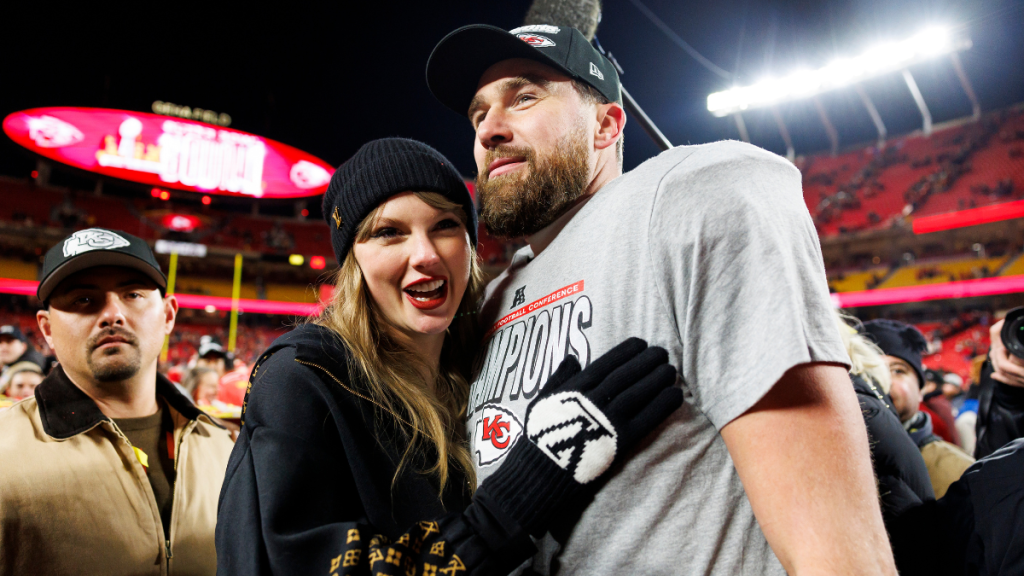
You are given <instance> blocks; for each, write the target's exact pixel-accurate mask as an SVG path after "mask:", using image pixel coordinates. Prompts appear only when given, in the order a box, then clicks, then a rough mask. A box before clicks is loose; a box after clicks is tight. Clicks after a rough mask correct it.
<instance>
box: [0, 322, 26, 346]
mask: <svg viewBox="0 0 1024 576" xmlns="http://www.w3.org/2000/svg"><path fill="white" fill-rule="evenodd" d="M0 336H9V337H11V338H14V339H15V340H21V341H22V342H27V340H25V335H24V334H22V333H21V328H18V327H17V326H15V325H13V324H7V325H6V326H0Z"/></svg>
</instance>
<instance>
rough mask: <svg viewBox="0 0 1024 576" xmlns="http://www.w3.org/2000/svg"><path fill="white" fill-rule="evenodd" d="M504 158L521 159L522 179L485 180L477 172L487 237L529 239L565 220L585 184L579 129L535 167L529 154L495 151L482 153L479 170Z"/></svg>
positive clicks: (521, 149)
mask: <svg viewBox="0 0 1024 576" xmlns="http://www.w3.org/2000/svg"><path fill="white" fill-rule="evenodd" d="M509 156H521V157H523V158H524V159H525V161H526V168H527V169H528V171H529V172H528V174H527V175H526V176H520V175H518V174H508V175H504V176H499V177H497V178H496V179H494V180H490V179H489V178H487V177H486V175H485V174H484V173H483V172H481V173H480V175H479V176H478V177H477V181H476V189H477V192H478V194H479V196H480V220H481V221H482V222H483V223H484V225H485V226H486V227H487V232H489V233H490V234H491V235H493V236H496V237H498V238H517V237H519V236H530V235H533V234H536V233H537V232H539V231H541V230H543V229H544V228H546V227H547V226H548V225H549V224H551V223H552V222H554V221H555V220H557V219H558V217H559V216H561V215H562V214H565V212H566V211H567V210H568V209H569V208H571V207H572V205H573V204H574V203H575V202H576V201H577V200H579V198H580V197H582V196H583V194H584V193H585V192H586V190H587V186H588V185H589V184H590V154H589V149H588V147H587V138H586V132H585V128H584V126H583V125H582V124H581V125H580V126H579V127H578V128H577V129H575V130H573V131H571V132H570V133H568V134H566V135H565V137H564V138H562V140H561V141H560V142H559V143H558V146H556V147H555V152H554V153H553V154H552V155H551V156H550V157H549V158H546V159H543V160H542V161H540V162H538V161H537V155H536V153H535V152H534V150H533V148H529V147H526V146H498V147H497V148H494V149H492V150H489V151H488V152H487V157H486V158H485V160H484V166H490V164H491V162H493V161H494V160H495V159H497V158H506V157H509Z"/></svg>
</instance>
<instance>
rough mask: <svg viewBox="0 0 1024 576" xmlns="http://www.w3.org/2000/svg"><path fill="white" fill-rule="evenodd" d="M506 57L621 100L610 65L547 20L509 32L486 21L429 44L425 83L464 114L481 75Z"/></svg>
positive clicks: (578, 35)
mask: <svg viewBox="0 0 1024 576" xmlns="http://www.w3.org/2000/svg"><path fill="white" fill-rule="evenodd" d="M510 58H526V59H528V60H535V61H537V62H540V63H541V64H545V65H547V66H550V67H552V68H554V69H556V70H558V71H559V72H562V73H563V74H566V75H567V76H569V77H571V78H574V79H576V80H579V81H581V82H583V83H585V84H589V85H590V86H593V87H594V88H595V89H596V90H597V91H598V92H600V93H601V94H602V95H603V96H604V97H605V98H607V99H608V100H609V101H611V102H622V87H621V85H620V84H619V73H618V72H617V71H616V70H615V66H614V65H613V64H612V63H611V62H610V61H609V60H608V59H607V58H605V57H604V56H603V55H602V54H601V53H600V52H598V51H597V49H596V48H594V47H593V46H592V45H591V44H590V42H588V41H587V39H586V37H585V36H583V33H582V32H580V31H579V30H577V29H575V28H570V27H568V26H555V25H552V24H534V25H531V26H521V27H519V28H515V29H513V30H510V31H508V32H506V31H505V30H502V29H501V28H498V27H496V26H488V25H486V24H472V25H470V26H463V27H462V28H459V29H458V30H456V31H454V32H452V33H451V34H448V35H447V36H445V37H444V38H443V39H442V40H441V41H440V42H438V44H437V46H435V47H434V51H433V52H432V53H431V54H430V59H428V60H427V86H428V87H430V91H431V92H432V93H433V94H434V97H436V98H437V99H438V100H440V101H441V103H442V104H444V105H445V106H447V107H448V108H451V109H452V110H454V111H455V112H457V113H458V114H461V115H465V114H466V112H467V111H468V110H469V103H470V102H472V101H473V96H474V95H475V94H476V89H477V86H478V85H479V84H480V77H481V76H483V74H484V72H486V71H487V69H488V68H490V67H491V66H493V65H495V64H497V63H498V62H501V61H502V60H508V59H510Z"/></svg>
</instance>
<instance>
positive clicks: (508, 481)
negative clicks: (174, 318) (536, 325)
mask: <svg viewBox="0 0 1024 576" xmlns="http://www.w3.org/2000/svg"><path fill="white" fill-rule="evenodd" d="M323 208H324V215H325V219H326V220H327V223H328V225H329V226H330V228H331V242H332V244H333V247H334V252H335V255H336V257H337V259H338V263H339V265H340V269H339V271H338V273H337V275H336V278H335V281H336V282H335V291H334V295H333V296H332V299H331V302H330V303H329V305H328V306H327V307H326V308H325V309H324V310H323V312H322V313H320V314H319V315H317V316H315V317H313V318H310V321H309V322H307V323H306V324H304V325H302V326H300V327H298V328H296V329H295V330H293V331H292V332H290V333H288V334H286V335H285V336H282V337H281V338H279V339H278V340H277V341H275V342H274V343H273V344H272V345H271V347H270V348H269V349H268V350H267V351H266V352H265V353H264V354H263V355H262V356H261V357H260V359H259V360H258V361H257V363H256V366H255V368H254V369H253V372H252V376H251V377H250V381H249V389H248V391H247V393H246V401H245V404H244V406H243V409H242V429H241V431H240V433H239V437H238V441H237V443H236V445H235V448H234V451H233V452H232V454H231V459H230V461H229V463H228V469H227V474H226V476H225V480H224V486H223V488H222V491H221V498H220V504H219V511H218V522H217V534H216V544H217V566H218V569H217V571H218V574H222V575H223V574H319V573H323V574H332V575H333V574H357V573H358V574H367V573H373V574H417V575H418V574H451V575H456V574H460V575H461V574H503V573H507V572H509V571H511V570H512V569H514V568H515V567H517V566H518V565H520V564H521V563H522V562H523V561H524V560H526V559H527V558H529V556H530V555H531V554H532V553H533V551H534V547H533V544H532V542H531V540H530V538H529V536H530V535H531V534H532V535H535V536H537V535H540V534H543V533H544V532H545V531H546V530H547V529H548V528H549V525H550V524H551V523H552V521H553V518H554V517H555V516H557V515H558V513H559V512H561V513H562V514H561V515H562V516H564V515H565V513H566V512H567V511H568V510H570V508H571V507H573V506H574V505H576V504H578V503H579V502H581V501H585V499H586V498H587V497H588V495H589V494H590V493H592V492H593V491H594V490H595V489H596V484H598V483H599V482H596V481H595V480H597V479H598V478H599V477H600V476H601V475H602V474H603V473H604V472H605V471H606V470H607V469H608V468H609V467H610V466H611V464H612V463H613V461H614V460H615V457H616V455H620V456H621V455H622V454H624V453H627V452H628V451H629V449H630V448H631V446H632V445H633V444H634V443H636V442H637V441H638V440H639V439H641V438H642V437H643V436H645V435H646V434H647V433H649V432H650V431H651V430H653V429H654V428H655V427H656V426H657V425H658V424H660V423H661V422H662V420H664V419H665V418H666V417H667V416H668V415H669V414H670V413H671V412H673V411H674V410H675V409H676V408H678V407H679V405H680V404H681V403H682V394H681V391H680V390H679V389H678V388H674V387H673V386H672V384H673V383H674V381H675V370H674V369H673V368H671V366H669V365H668V364H667V354H666V353H665V351H664V350H662V349H660V348H656V347H651V348H648V347H647V346H646V343H644V342H642V341H640V340H637V339H631V340H627V341H626V342H624V343H623V344H621V345H620V346H618V347H616V348H615V349H613V350H612V351H610V352H608V353H607V354H606V355H605V356H602V357H601V358H599V359H597V360H595V361H594V362H593V363H591V364H590V365H589V366H588V367H587V368H586V369H585V370H582V371H581V370H580V367H579V364H578V363H576V361H575V359H573V358H571V357H570V358H569V359H567V360H566V361H565V362H563V364H562V365H561V366H560V368H559V369H558V371H557V372H556V373H555V374H552V376H551V378H550V379H549V381H548V383H547V384H546V387H545V389H544V391H543V392H542V393H541V394H539V395H538V397H537V399H536V400H535V401H534V403H533V404H531V407H530V410H529V412H528V413H527V417H526V418H525V423H524V426H523V428H524V430H523V432H522V433H521V434H519V435H518V436H517V437H516V440H514V442H515V443H514V444H512V445H511V446H510V447H509V452H508V455H507V456H506V457H505V462H504V463H503V464H502V466H501V468H500V470H499V471H498V472H497V473H495V474H494V475H492V476H491V477H489V478H488V479H487V481H486V482H484V483H483V484H482V485H481V486H480V487H479V488H477V489H476V491H475V493H474V492H473V487H474V486H475V481H474V480H473V477H474V474H473V462H472V459H471V455H470V453H469V450H468V446H467V442H466V439H465V436H464V429H465V425H464V422H463V418H464V416H465V409H466V404H467V396H468V390H469V385H468V379H469V377H470V365H471V362H472V360H473V352H474V349H475V347H476V344H477V342H478V334H477V332H476V329H475V322H474V319H473V317H472V312H473V310H474V304H475V302H476V299H477V296H478V294H479V292H480V288H481V279H480V277H481V275H480V271H479V268H478V265H477V260H476V251H475V245H476V213H475V209H474V206H473V201H472V198H471V197H470V195H469V192H468V191H467V189H466V186H465V184H464V183H463V181H462V178H461V177H460V176H459V174H458V172H456V171H455V170H454V168H453V167H452V166H451V164H450V163H449V162H448V161H447V160H446V159H445V158H444V157H443V156H442V155H441V154H440V153H438V152H437V151H436V150H434V149H432V148H430V147H429V146H427V145H425V144H422V143H419V142H415V141H412V140H405V139H399V138H389V139H383V140H376V141H373V142H370V143H368V144H366V145H364V146H363V147H362V148H361V149H360V150H359V151H358V152H357V153H356V154H355V156H354V157H353V158H352V159H350V160H349V161H348V162H347V163H345V164H344V165H342V166H341V167H340V168H339V169H338V171H337V172H335V174H334V176H333V177H332V179H331V184H330V186H329V187H328V190H327V193H326V194H325V196H324V204H323ZM627 391H628V393H625V392H627ZM582 422H585V424H581V423H582ZM574 427H575V428H574ZM574 430H575V431H574ZM552 431H554V433H552ZM549 437H551V438H555V437H557V438H556V439H555V440H553V441H545V440H544V439H545V438H549Z"/></svg>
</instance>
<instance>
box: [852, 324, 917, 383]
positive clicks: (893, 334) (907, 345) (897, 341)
mask: <svg viewBox="0 0 1024 576" xmlns="http://www.w3.org/2000/svg"><path fill="white" fill-rule="evenodd" d="M860 332H861V334H864V335H866V336H867V337H868V338H869V339H870V340H872V341H873V342H874V343H875V344H878V347H879V348H881V349H882V354H885V355H886V356H895V357H897V358H899V359H900V360H903V361H904V362H906V363H907V364H910V366H911V367H912V368H913V369H914V372H917V385H918V386H919V387H921V388H923V387H924V382H925V380H924V370H923V368H921V353H922V352H924V351H925V350H927V349H928V341H927V340H925V339H924V335H923V334H921V331H920V330H918V329H917V328H914V327H913V326H911V325H910V324H904V323H903V322H898V321H896V320H888V319H881V320H869V321H868V322H865V323H864V324H863V326H862V327H861V330H860Z"/></svg>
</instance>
